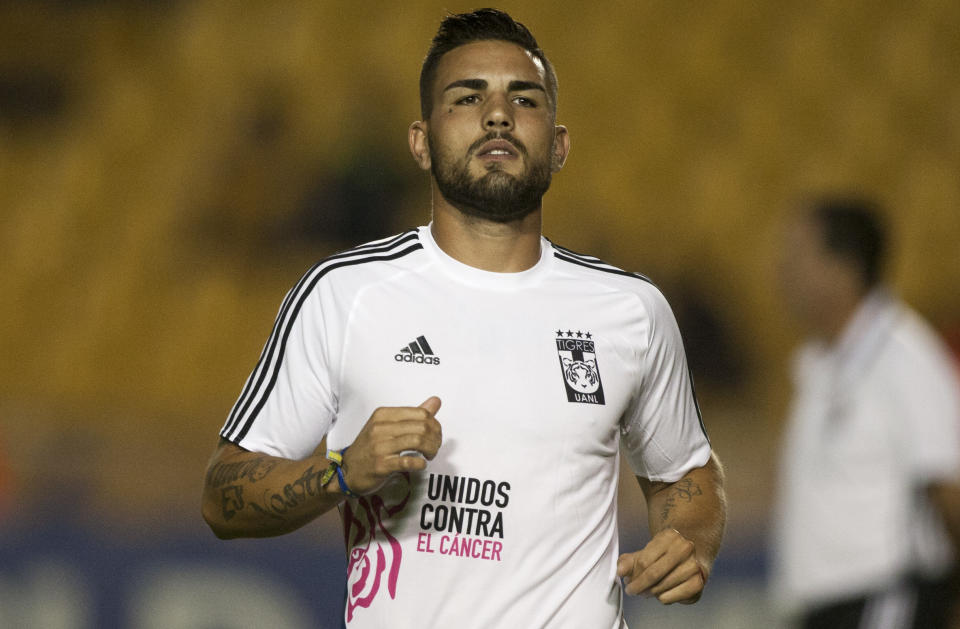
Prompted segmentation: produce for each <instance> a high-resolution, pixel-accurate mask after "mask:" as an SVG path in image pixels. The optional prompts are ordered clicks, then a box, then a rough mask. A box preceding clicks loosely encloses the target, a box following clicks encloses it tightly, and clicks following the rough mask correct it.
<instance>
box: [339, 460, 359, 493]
mask: <svg viewBox="0 0 960 629" xmlns="http://www.w3.org/2000/svg"><path fill="white" fill-rule="evenodd" d="M337 483H339V485H340V491H341V492H343V495H344V496H346V497H347V498H359V497H360V496H359V495H358V494H355V493H353V492H352V491H350V488H349V487H347V481H345V480H344V479H343V468H342V467H340V466H339V465H338V466H337Z"/></svg>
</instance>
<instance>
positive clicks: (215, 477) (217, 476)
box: [207, 458, 279, 488]
mask: <svg viewBox="0 0 960 629" xmlns="http://www.w3.org/2000/svg"><path fill="white" fill-rule="evenodd" d="M277 463H279V461H272V460H270V459H267V458H257V459H252V460H250V461H241V462H240V463H217V464H216V465H214V466H213V467H212V468H210V471H209V472H207V484H208V485H209V486H210V487H214V488H220V487H223V486H224V485H228V484H230V483H236V482H237V481H240V480H244V479H246V480H247V481H249V482H251V483H255V482H257V481H258V480H263V479H264V478H266V477H267V475H268V474H269V473H270V471H271V470H273V468H275V467H276V466H277Z"/></svg>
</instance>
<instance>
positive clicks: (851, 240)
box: [809, 195, 888, 292]
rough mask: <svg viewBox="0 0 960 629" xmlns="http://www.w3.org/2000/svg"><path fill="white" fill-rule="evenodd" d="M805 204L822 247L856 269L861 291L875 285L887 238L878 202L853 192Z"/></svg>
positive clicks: (885, 253) (882, 268) (884, 254)
mask: <svg viewBox="0 0 960 629" xmlns="http://www.w3.org/2000/svg"><path fill="white" fill-rule="evenodd" d="M809 207H810V213H811V215H812V216H813V218H814V219H815V220H816V222H817V225H818V226H819V227H820V235H821V238H822V240H821V242H822V243H823V245H824V246H825V247H826V250H827V251H828V252H829V253H830V254H831V255H833V256H835V257H837V258H841V259H842V260H843V261H845V262H846V263H848V264H850V265H851V266H852V267H853V268H855V269H856V270H857V272H858V273H859V274H860V277H861V279H862V280H863V284H862V286H863V288H864V291H865V292H866V291H867V290H869V289H871V288H873V287H874V286H876V285H877V284H878V283H879V282H880V280H881V279H882V278H883V272H884V266H885V264H886V258H887V238H888V236H887V227H886V224H885V221H884V219H883V216H882V211H881V208H880V206H879V204H877V203H876V202H875V201H873V200H871V199H867V198H864V197H861V196H857V195H834V196H823V197H819V198H816V199H814V200H813V201H812V202H811V203H810V205H809Z"/></svg>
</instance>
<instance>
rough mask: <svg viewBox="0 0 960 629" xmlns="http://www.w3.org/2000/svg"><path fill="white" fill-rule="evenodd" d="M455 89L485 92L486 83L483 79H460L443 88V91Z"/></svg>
mask: <svg viewBox="0 0 960 629" xmlns="http://www.w3.org/2000/svg"><path fill="white" fill-rule="evenodd" d="M457 87H465V88H467V89H469V90H485V89H487V82H486V81H484V80H483V79H460V80H459V81H454V82H453V83H451V84H450V85H448V86H446V87H445V88H443V91H444V92H446V91H447V90H452V89H454V88H457Z"/></svg>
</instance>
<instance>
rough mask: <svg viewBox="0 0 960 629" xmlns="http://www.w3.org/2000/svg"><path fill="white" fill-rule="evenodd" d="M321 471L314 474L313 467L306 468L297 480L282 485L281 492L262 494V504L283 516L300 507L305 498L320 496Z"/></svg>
mask: <svg viewBox="0 0 960 629" xmlns="http://www.w3.org/2000/svg"><path fill="white" fill-rule="evenodd" d="M322 474H323V470H321V471H319V472H315V471H314V470H313V466H312V465H311V466H310V467H308V468H307V469H306V470H305V471H304V472H303V474H302V475H301V476H300V478H298V479H297V480H295V481H293V482H292V483H289V484H287V485H284V487H283V490H282V491H281V492H277V493H274V494H272V495H269V496H268V494H270V491H269V490H268V491H267V492H265V493H264V502H265V503H266V506H267V508H269V509H270V510H271V511H273V512H274V513H276V514H279V515H283V514H285V513H286V512H287V511H288V510H290V509H293V508H295V507H299V506H300V505H302V504H303V503H304V502H305V501H306V499H307V497H309V496H317V495H319V494H320V476H321V475H322Z"/></svg>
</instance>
